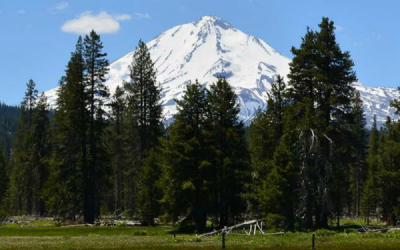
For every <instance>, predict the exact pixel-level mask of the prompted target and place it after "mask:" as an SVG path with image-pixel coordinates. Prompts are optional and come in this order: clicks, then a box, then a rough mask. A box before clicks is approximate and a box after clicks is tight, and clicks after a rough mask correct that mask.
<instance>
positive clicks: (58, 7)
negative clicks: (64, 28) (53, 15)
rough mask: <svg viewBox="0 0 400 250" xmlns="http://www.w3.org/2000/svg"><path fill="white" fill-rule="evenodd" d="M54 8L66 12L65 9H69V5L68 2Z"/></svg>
mask: <svg viewBox="0 0 400 250" xmlns="http://www.w3.org/2000/svg"><path fill="white" fill-rule="evenodd" d="M54 8H55V9H56V10H64V9H66V8H68V3H67V2H60V3H58V4H56V5H55V6H54Z"/></svg>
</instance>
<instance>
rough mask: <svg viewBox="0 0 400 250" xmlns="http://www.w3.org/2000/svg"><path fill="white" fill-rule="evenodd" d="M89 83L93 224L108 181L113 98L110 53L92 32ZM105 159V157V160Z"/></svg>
mask: <svg viewBox="0 0 400 250" xmlns="http://www.w3.org/2000/svg"><path fill="white" fill-rule="evenodd" d="M83 48H84V49H83V58H84V60H85V70H86V71H85V84H86V90H87V92H88V97H89V99H88V105H89V158H88V159H89V161H88V164H87V166H84V168H83V185H84V220H85V222H87V223H93V222H94V220H95V218H96V217H97V216H99V215H100V190H101V185H102V181H103V178H104V175H103V174H104V171H105V169H104V168H105V167H104V163H105V162H104V161H105V158H104V155H105V154H104V153H105V151H104V148H102V147H103V144H102V142H101V140H102V139H104V128H105V121H104V113H105V112H104V110H103V101H104V99H105V98H107V97H108V96H109V93H108V89H107V87H106V86H105V85H104V82H105V81H106V75H107V73H108V70H109V69H108V60H107V59H106V56H107V54H106V53H103V52H102V50H103V43H102V42H101V41H100V36H99V35H98V34H97V33H96V32H95V31H94V30H92V31H91V32H90V34H89V35H86V36H85V39H84V42H83ZM102 156H103V157H102Z"/></svg>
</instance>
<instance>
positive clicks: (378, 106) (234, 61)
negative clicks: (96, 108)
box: [46, 16, 398, 124]
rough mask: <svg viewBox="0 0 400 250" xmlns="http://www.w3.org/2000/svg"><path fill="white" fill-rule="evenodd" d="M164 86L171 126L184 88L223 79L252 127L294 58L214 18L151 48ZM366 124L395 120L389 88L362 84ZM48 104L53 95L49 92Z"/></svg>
mask: <svg viewBox="0 0 400 250" xmlns="http://www.w3.org/2000/svg"><path fill="white" fill-rule="evenodd" d="M147 46H148V48H149V51H150V53H151V56H152V59H153V61H154V63H155V67H156V69H157V80H158V81H159V83H160V84H161V87H162V89H163V91H162V101H163V103H164V116H165V118H166V119H167V122H169V121H171V119H172V116H173V114H175V113H176V111H177V110H176V106H175V101H174V99H179V98H181V96H182V94H183V91H184V89H185V86H186V85H187V84H189V83H190V82H193V81H195V80H196V79H198V80H199V82H200V83H202V84H204V86H206V87H208V86H209V85H210V84H211V83H213V82H215V81H216V77H217V76H224V77H225V78H227V80H228V82H229V83H230V84H231V86H232V87H233V88H234V90H235V92H236V94H237V96H238V102H239V103H240V105H241V111H240V119H242V120H244V121H245V122H246V123H249V122H250V121H251V120H252V118H253V117H254V115H255V112H256V111H257V109H258V107H259V106H261V108H265V107H266V99H267V92H268V91H269V89H270V84H271V83H272V82H273V80H274V78H275V77H276V76H277V75H278V74H280V75H282V76H286V75H287V74H288V73H289V62H290V61H291V59H290V58H288V57H285V56H283V55H282V54H280V53H278V52H277V51H276V50H275V49H273V48H272V47H271V46H270V45H268V44H267V43H266V42H264V41H263V40H261V39H259V38H256V37H254V36H251V35H247V34H245V33H243V32H242V31H240V30H238V29H236V28H235V27H233V26H232V25H230V24H229V23H227V22H225V21H223V20H221V19H220V18H218V17H214V16H204V17H202V18H200V19H199V20H198V21H196V22H193V23H188V24H184V25H180V26H176V27H174V28H172V29H169V30H167V31H165V32H163V33H162V34H160V35H159V36H158V37H157V38H155V39H154V40H152V41H150V42H149V43H148V44H147ZM133 53H134V51H132V52H130V53H128V54H126V55H125V56H123V57H122V58H120V59H118V60H116V61H114V62H113V63H111V65H110V71H109V75H108V80H107V83H106V85H107V86H108V87H109V89H110V92H111V94H113V93H114V91H115V88H116V87H117V86H121V85H122V82H123V80H129V70H128V65H130V64H131V62H132V56H133ZM355 87H356V88H357V90H359V91H360V92H361V95H362V99H363V101H364V105H365V111H366V116H367V120H368V123H369V124H370V123H371V121H372V117H373V115H374V114H376V115H377V117H378V121H379V122H384V121H385V120H386V116H387V115H393V112H394V110H393V109H391V108H389V100H391V99H392V98H394V97H396V98H397V97H398V94H397V91H395V89H391V88H370V87H365V86H363V85H362V84H361V83H356V84H355ZM46 94H47V96H48V97H49V99H50V101H54V99H55V90H50V91H48V92H47V93H46Z"/></svg>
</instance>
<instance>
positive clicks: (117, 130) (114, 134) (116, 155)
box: [108, 87, 128, 216]
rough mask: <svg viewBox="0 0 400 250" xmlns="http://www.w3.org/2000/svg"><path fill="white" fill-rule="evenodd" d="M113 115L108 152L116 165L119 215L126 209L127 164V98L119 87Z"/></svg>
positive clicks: (112, 107)
mask: <svg viewBox="0 0 400 250" xmlns="http://www.w3.org/2000/svg"><path fill="white" fill-rule="evenodd" d="M110 107H111V115H110V121H111V124H110V126H109V147H108V152H109V154H110V155H111V156H112V157H111V163H112V164H113V167H114V176H115V177H114V180H115V211H116V216H119V215H120V214H121V213H122V212H123V211H124V210H125V206H124V205H125V199H124V198H125V184H126V183H125V182H126V180H125V178H124V177H125V171H126V166H127V164H128V163H127V160H126V158H127V152H126V148H127V146H128V142H127V139H126V100H125V98H124V91H123V89H122V88H120V87H117V88H116V90H115V93H114V96H113V99H112V101H111V103H110Z"/></svg>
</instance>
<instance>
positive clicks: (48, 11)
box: [0, 0, 400, 104]
mask: <svg viewBox="0 0 400 250" xmlns="http://www.w3.org/2000/svg"><path fill="white" fill-rule="evenodd" d="M399 10H400V1H395V0H392V1H389V0H380V1H369V0H346V1H345V0H335V1H333V0H330V1H328V0H201V1H200V0H113V1H111V0H108V1H105V0H61V1H53V0H40V1H31V0H25V1H22V0H13V1H11V0H2V1H1V2H0V101H1V102H6V103H8V104H18V103H20V101H21V99H22V97H23V94H24V91H25V83H26V82H27V81H28V80H29V79H30V78H32V79H34V80H35V82H36V83H37V88H38V89H39V91H45V90H49V89H51V88H54V87H56V86H57V83H58V80H59V78H60V77H61V76H62V75H63V73H64V70H65V65H66V64H67V62H68V59H69V56H70V53H71V51H72V50H73V49H74V46H75V42H76V40H77V37H78V35H77V34H76V32H78V33H79V32H84V30H85V29H86V24H87V23H88V22H89V23H90V22H93V21H98V22H102V23H101V24H102V25H101V29H102V33H103V34H102V40H103V42H104V45H105V52H107V53H108V58H109V60H110V61H113V60H115V59H118V58H119V57H121V56H123V55H124V54H126V53H128V52H130V51H132V50H134V49H135V47H136V45H137V43H138V40H139V39H140V38H142V39H143V40H144V41H145V42H148V41H150V40H152V39H153V38H154V37H156V36H157V35H158V34H159V33H161V32H163V31H165V30H167V29H169V28H172V27H173V26H176V25H180V24H184V23H188V22H192V21H196V20H197V19H198V18H200V17H201V16H204V15H215V16H219V17H221V18H222V19H224V20H225V21H228V22H229V23H231V24H232V25H233V26H235V27H237V28H238V29H241V30H242V31H244V32H245V33H248V34H251V35H254V36H256V37H259V38H262V39H263V40H265V41H266V42H267V43H269V44H270V45H271V46H272V47H274V48H275V49H276V50H277V51H279V52H280V53H282V54H284V55H286V56H288V57H292V55H291V53H290V49H291V47H292V46H296V47H297V46H298V45H299V44H300V42H301V37H302V36H303V35H304V34H305V32H306V27H307V26H310V27H311V28H312V29H316V27H317V25H318V23H319V22H320V21H321V18H322V17H323V16H326V17H329V18H330V19H332V20H333V21H334V22H335V24H336V25H337V27H338V29H337V39H338V42H339V43H340V46H341V48H342V49H343V50H348V51H350V53H351V56H352V58H353V60H354V62H355V65H356V66H355V70H356V72H357V75H358V78H359V80H360V81H361V82H363V84H365V85H367V86H388V87H397V86H398V85H399V84H400V32H399V24H400V15H399ZM76 19H79V20H80V21H82V20H83V23H82V22H77V21H76ZM74 20H75V21H74ZM74 32H75V33H74Z"/></svg>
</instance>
